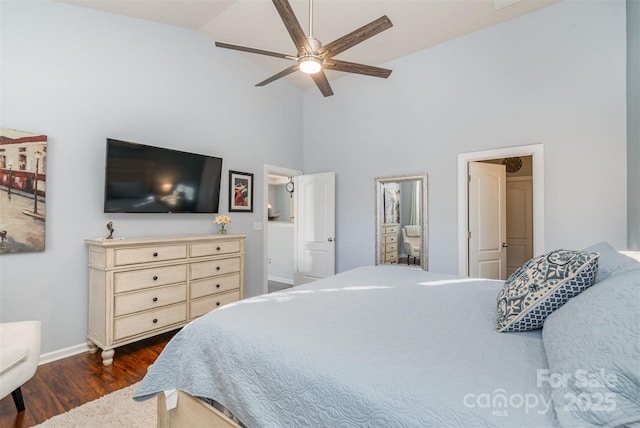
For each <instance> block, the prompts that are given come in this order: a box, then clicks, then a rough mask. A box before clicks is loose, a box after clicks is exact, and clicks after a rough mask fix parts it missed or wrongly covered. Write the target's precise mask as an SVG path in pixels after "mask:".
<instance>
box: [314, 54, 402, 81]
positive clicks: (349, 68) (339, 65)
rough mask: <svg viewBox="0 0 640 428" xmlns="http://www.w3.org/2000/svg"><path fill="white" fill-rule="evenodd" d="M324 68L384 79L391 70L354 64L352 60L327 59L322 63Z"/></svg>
mask: <svg viewBox="0 0 640 428" xmlns="http://www.w3.org/2000/svg"><path fill="white" fill-rule="evenodd" d="M324 68H325V70H335V71H344V72H347V73H357V74H366V75H367V76H373V77H382V78H383V79H386V78H387V77H389V75H390V74H391V71H392V70H389V69H387V68H380V67H373V66H371V65H364V64H356V63H353V62H346V61H339V60H337V59H333V58H331V59H329V60H327V61H326V62H325V64H324Z"/></svg>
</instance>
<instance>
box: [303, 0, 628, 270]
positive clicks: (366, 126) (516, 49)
mask: <svg viewBox="0 0 640 428" xmlns="http://www.w3.org/2000/svg"><path fill="white" fill-rule="evenodd" d="M625 62H626V33H625V2H624V1H620V0H614V1H590V2H585V1H565V2H562V3H559V4H557V5H554V6H550V7H548V8H545V9H542V10H540V11H538V12H535V13H531V14H529V15H525V16H523V17H521V18H519V19H516V20H512V21H509V22H506V23H503V24H501V25H498V26H495V27H492V28H489V29H486V30H482V31H478V32H475V33H473V34H470V35H468V36H465V37H462V38H459V39H456V40H453V41H450V42H447V43H444V44H441V45H439V46H436V47H434V48H431V49H427V50H425V51H422V52H419V53H416V54H414V55H411V56H407V57H403V58H401V59H398V60H395V61H392V62H390V63H388V64H386V66H388V68H391V69H392V70H393V73H392V74H391V76H390V78H389V79H387V80H380V79H375V78H370V77H364V76H349V77H345V78H342V79H339V80H337V81H334V82H332V86H333V89H334V92H335V94H336V95H335V96H333V97H331V98H330V99H322V98H321V97H320V96H319V95H318V94H317V92H318V91H317V90H307V91H305V94H304V121H305V122H304V123H305V126H304V168H305V172H321V171H335V172H336V183H337V189H338V190H337V200H336V206H337V253H338V270H339V271H344V270H347V269H350V268H353V267H355V266H359V265H367V264H368V265H371V264H373V263H374V260H375V259H374V256H375V254H374V250H375V245H374V239H375V234H374V230H375V229H374V227H375V226H374V225H375V216H374V212H373V207H374V177H376V176H392V175H401V174H413V173H420V172H425V173H427V174H428V175H429V184H428V192H429V197H428V211H429V212H428V215H429V267H430V269H431V270H433V271H439V272H449V273H457V254H458V253H457V252H458V248H457V236H458V235H457V210H458V201H457V193H458V190H457V169H456V168H457V164H456V161H457V155H458V154H459V153H465V152H474V151H479V150H485V149H494V148H503V147H510V146H519V145H526V144H536V143H542V144H544V156H545V158H544V166H545V171H544V172H545V188H544V203H545V206H544V213H545V219H544V220H545V245H546V248H547V250H551V249H554V248H582V247H584V246H587V245H589V244H593V243H596V242H599V241H603V240H607V241H609V242H611V244H612V245H614V246H615V247H616V248H625V247H626V239H627V237H626V233H627V231H626V224H627V201H626V200H627V190H626V187H627V182H626V164H627V162H626V159H627V158H626V151H627V141H626V85H625V80H626V79H625V73H626V65H625ZM326 124H331V126H327V125H326Z"/></svg>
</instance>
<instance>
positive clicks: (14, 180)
mask: <svg viewBox="0 0 640 428" xmlns="http://www.w3.org/2000/svg"><path fill="white" fill-rule="evenodd" d="M46 166H47V136H46V135H41V134H33V133H30V132H24V131H17V130H15V129H7V128H0V254H7V253H22V252H30V251H44V247H45V220H46V216H45V212H46V203H45V195H46V186H45V184H46V179H47V175H46V172H45V171H46Z"/></svg>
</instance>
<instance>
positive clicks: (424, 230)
mask: <svg viewBox="0 0 640 428" xmlns="http://www.w3.org/2000/svg"><path fill="white" fill-rule="evenodd" d="M407 181H419V182H420V183H422V198H421V199H420V229H421V231H420V232H421V234H422V242H421V243H420V246H421V248H420V267H421V268H422V270H429V244H428V243H429V236H428V229H429V228H428V219H429V216H428V215H427V205H428V204H427V194H428V192H427V174H412V175H398V176H393V177H376V178H375V192H376V197H375V204H376V206H375V213H376V216H375V217H376V225H375V227H376V265H382V264H384V265H387V266H393V264H389V263H382V257H381V254H382V252H381V248H382V244H381V233H380V232H381V230H380V229H381V225H382V223H383V220H384V213H382V212H381V211H382V210H381V207H382V190H383V186H384V185H385V184H386V183H400V182H407ZM398 247H400V243H399V245H398ZM398 266H400V264H398Z"/></svg>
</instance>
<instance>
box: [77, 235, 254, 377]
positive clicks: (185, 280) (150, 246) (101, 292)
mask: <svg viewBox="0 0 640 428" xmlns="http://www.w3.org/2000/svg"><path fill="white" fill-rule="evenodd" d="M245 238H246V235H230V234H225V235H190V236H170V237H156V238H132V239H109V240H107V239H96V240H86V241H85V242H86V243H87V246H88V247H89V334H88V336H87V339H88V345H89V351H90V352H92V353H93V352H96V351H97V350H98V348H100V349H102V363H103V364H104V365H105V366H107V365H110V364H111V363H112V362H113V356H114V354H115V348H116V347H118V346H122V345H126V344H127V343H131V342H136V341H138V340H142V339H146V338H148V337H152V336H155V335H158V334H161V333H164V332H167V331H171V330H175V329H178V328H180V327H183V326H184V325H186V324H187V323H188V322H189V321H191V320H192V319H194V318H197V317H199V316H201V315H204V314H206V313H207V312H209V311H211V310H214V309H216V308H218V307H220V306H223V305H225V304H227V303H231V302H235V301H237V300H240V299H242V297H243V287H244V239H245Z"/></svg>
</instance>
